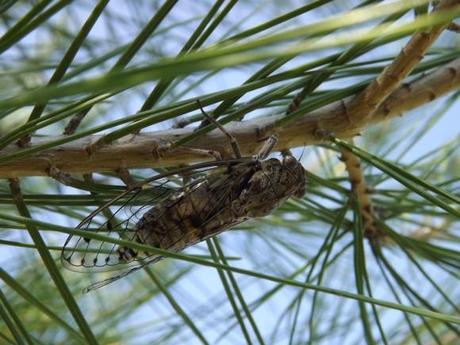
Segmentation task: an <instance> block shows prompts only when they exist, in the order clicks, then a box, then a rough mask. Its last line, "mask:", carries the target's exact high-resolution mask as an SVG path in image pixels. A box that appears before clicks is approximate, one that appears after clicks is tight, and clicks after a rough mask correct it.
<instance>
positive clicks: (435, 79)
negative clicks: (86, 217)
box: [0, 58, 460, 177]
mask: <svg viewBox="0 0 460 345" xmlns="http://www.w3.org/2000/svg"><path fill="white" fill-rule="evenodd" d="M458 88H460V58H459V59H456V60H454V61H452V62H451V63H449V64H447V65H445V66H443V67H439V68H438V69H437V70H435V71H434V72H432V73H430V74H428V75H425V76H423V77H421V78H419V79H417V80H415V81H413V82H410V83H406V84H403V85H402V86H401V87H399V88H398V89H396V90H395V91H394V92H393V93H392V94H391V95H390V96H389V97H388V98H387V99H386V100H385V101H384V102H383V103H382V104H381V105H380V106H379V108H378V109H377V111H376V112H375V113H374V114H373V116H372V117H371V118H369V119H368V120H366V121H365V122H364V123H362V124H360V125H359V126H358V125H357V124H356V123H351V122H350V121H349V120H348V118H349V117H350V116H353V114H352V113H350V110H349V107H348V104H349V102H350V101H351V99H353V96H352V97H349V98H346V99H344V100H340V101H337V102H333V103H331V104H329V105H327V106H325V107H323V108H320V109H318V110H316V111H313V112H311V113H308V114H305V116H303V117H301V118H299V119H298V120H296V121H294V122H292V123H289V124H288V125H287V126H285V127H283V128H279V129H277V133H278V135H279V139H280V140H279V142H278V144H277V146H276V147H275V150H278V151H280V150H283V149H287V148H292V147H298V146H303V145H312V144H318V143H320V142H321V141H322V140H323V138H322V137H320V136H318V130H322V129H324V130H327V131H329V132H332V133H334V134H335V135H336V136H337V137H339V138H350V137H353V136H354V135H356V134H358V133H359V132H360V131H362V130H363V129H365V128H366V127H368V126H369V125H372V124H375V123H379V122H382V121H384V120H386V119H390V118H392V117H395V116H398V115H401V114H402V113H403V112H405V111H408V110H411V109H414V108H416V107H418V106H420V105H422V104H425V103H428V102H430V101H433V100H434V99H436V98H438V97H440V96H442V95H444V94H446V93H448V92H451V91H453V90H456V89H458ZM279 118H280V117H275V116H273V117H266V118H259V119H255V120H250V121H243V122H238V123H232V124H230V125H228V126H226V128H227V130H228V131H229V132H230V133H231V134H232V135H234V136H235V137H236V139H237V140H238V143H239V145H240V148H241V151H242V154H243V155H250V154H254V153H255V152H257V149H258V147H259V146H260V144H261V140H263V139H264V138H266V137H267V135H268V134H270V128H271V127H272V125H273V123H274V122H275V121H276V120H277V119H279ZM192 131H193V129H191V128H182V129H173V130H168V131H158V132H151V133H144V134H140V135H136V136H130V137H126V138H123V139H121V140H118V141H117V142H115V143H113V144H111V145H107V146H105V147H102V148H100V149H99V150H97V151H96V152H93V153H90V152H88V151H87V149H86V148H87V147H88V145H89V144H91V143H94V142H95V141H96V140H97V139H98V138H99V136H90V137H86V138H83V139H81V140H77V141H74V142H71V143H67V144H62V145H59V146H56V147H53V148H50V149H47V150H45V151H42V152H40V153H39V154H31V155H29V156H27V157H24V158H21V159H11V160H9V161H7V162H5V163H0V177H16V176H39V175H48V171H49V169H50V168H53V167H54V168H58V169H60V170H61V171H64V172H67V173H74V174H84V173H90V172H95V171H113V170H117V169H120V168H147V167H160V166H177V165H179V164H185V163H192V162H198V161H204V160H209V159H212V158H211V157H207V156H203V154H200V153H199V152H198V151H189V150H185V149H183V148H179V149H176V150H174V151H170V152H168V151H165V152H162V155H161V157H159V156H158V154H157V153H158V152H159V151H160V152H161V151H162V150H158V147H159V146H161V145H160V143H161V142H163V143H165V142H174V141H176V140H178V139H179V138H181V137H183V136H186V135H189V134H191V133H192ZM61 138H62V137H61ZM56 139H59V138H58V137H53V138H41V139H39V140H35V141H33V142H32V144H31V148H34V147H37V145H41V144H44V143H48V142H50V141H52V140H56ZM188 146H189V147H194V148H199V149H203V150H215V151H219V152H222V153H223V154H224V155H227V156H228V155H229V154H230V152H231V148H230V145H228V141H227V139H226V137H225V135H224V134H223V133H222V132H221V131H219V130H214V131H212V132H210V133H208V134H206V135H204V136H203V137H201V138H199V139H197V140H195V141H194V142H192V143H190V144H189V145H188ZM20 150H21V149H19V148H18V147H17V146H16V145H11V146H9V147H7V148H6V149H4V150H3V151H1V152H0V154H1V156H6V155H9V154H14V153H17V152H19V151H20Z"/></svg>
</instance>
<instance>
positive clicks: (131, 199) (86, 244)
mask: <svg viewBox="0 0 460 345" xmlns="http://www.w3.org/2000/svg"><path fill="white" fill-rule="evenodd" d="M232 162H234V161H227V162H225V161H218V162H213V163H211V162H209V163H202V164H197V165H194V166H191V167H189V168H181V169H176V170H175V171H174V172H169V173H162V174H158V175H156V176H154V177H153V178H150V179H148V180H147V181H144V183H143V184H139V185H138V187H136V188H132V189H131V190H128V191H126V192H124V193H122V194H120V195H119V196H117V197H116V198H114V199H113V200H111V201H110V202H108V203H107V204H105V205H103V206H101V207H99V208H98V209H97V210H95V211H93V212H92V213H91V214H90V215H88V216H87V217H86V218H85V219H84V220H83V221H82V222H81V223H80V224H79V225H78V226H77V229H78V230H84V231H86V232H88V236H81V237H80V236H74V235H70V236H69V237H68V238H67V240H66V242H65V244H64V247H63V250H62V253H61V261H62V263H63V266H64V267H66V268H67V269H70V270H72V271H79V272H88V271H93V272H94V271H95V272H98V271H111V270H120V269H121V270H130V269H138V268H139V267H142V266H143V265H145V264H146V263H151V262H152V261H158V258H157V257H154V256H149V255H147V254H145V253H144V254H139V255H136V256H135V257H133V258H132V259H130V260H126V257H124V258H122V257H121V255H120V251H119V246H118V245H117V244H114V243H112V242H107V241H102V240H97V239H93V238H91V234H102V235H104V236H108V237H111V238H116V239H124V240H130V241H134V240H135V237H136V232H135V230H134V229H135V226H136V223H137V222H138V221H139V219H141V218H142V215H143V214H144V213H145V212H146V211H147V210H149V209H150V208H152V207H154V206H155V205H158V204H159V203H162V202H163V201H165V200H166V199H168V198H170V197H171V196H172V195H180V194H184V193H187V192H188V191H190V190H192V189H193V188H194V187H195V186H197V185H198V184H200V183H201V182H202V181H203V180H205V179H207V178H208V176H209V174H213V173H215V172H216V171H215V169H216V168H217V167H219V166H220V167H222V166H224V167H228V166H229V164H231V163H232ZM237 163H241V161H237ZM178 172H180V173H181V174H182V173H186V175H187V179H188V181H189V182H188V183H187V184H186V186H184V187H179V186H178V184H177V181H178V180H180V178H181V177H180V176H178V175H177V173H178ZM217 175H218V176H219V174H217ZM146 182H148V183H150V184H149V185H148V187H146ZM228 183H231V181H230V182H228V181H223V182H218V183H215V186H214V188H215V191H214V193H218V194H219V195H221V197H220V198H219V200H224V199H225V190H226V189H228V187H227V185H228ZM170 199H172V200H174V198H170ZM206 202H207V200H203V205H205V203H206ZM167 207H174V201H168V204H167ZM203 207H204V206H203ZM215 207H216V208H218V207H219V205H215ZM160 209H161V208H160ZM160 216H161V215H160ZM171 230H174V229H171ZM122 274H123V273H122Z"/></svg>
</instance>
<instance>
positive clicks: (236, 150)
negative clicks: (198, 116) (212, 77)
mask: <svg viewBox="0 0 460 345" xmlns="http://www.w3.org/2000/svg"><path fill="white" fill-rule="evenodd" d="M196 102H197V103H198V106H199V107H200V110H201V112H202V113H203V115H204V117H206V118H207V119H208V121H210V122H211V123H212V124H214V125H215V126H216V127H217V128H219V129H220V130H221V131H222V133H224V134H225V135H226V136H227V137H228V139H229V140H230V145H232V149H233V152H234V153H235V157H236V158H241V150H240V145H239V144H238V141H237V140H236V138H235V137H234V136H233V135H231V134H230V133H229V132H227V130H226V129H225V128H224V127H223V126H222V125H221V124H220V123H219V122H217V121H216V119H214V118H213V117H212V116H209V114H208V113H206V112H205V111H204V109H203V106H202V105H201V102H200V100H198V99H197V100H196Z"/></svg>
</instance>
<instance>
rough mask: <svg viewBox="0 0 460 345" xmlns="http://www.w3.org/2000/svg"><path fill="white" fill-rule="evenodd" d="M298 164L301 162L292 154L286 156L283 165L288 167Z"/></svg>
mask: <svg viewBox="0 0 460 345" xmlns="http://www.w3.org/2000/svg"><path fill="white" fill-rule="evenodd" d="M297 164H299V162H297V159H295V158H294V157H292V156H285V157H284V159H283V165H285V166H286V167H288V168H294V167H296V166H297Z"/></svg>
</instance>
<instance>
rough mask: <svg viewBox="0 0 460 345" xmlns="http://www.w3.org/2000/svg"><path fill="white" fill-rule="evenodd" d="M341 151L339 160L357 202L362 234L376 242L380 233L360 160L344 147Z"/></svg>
mask: <svg viewBox="0 0 460 345" xmlns="http://www.w3.org/2000/svg"><path fill="white" fill-rule="evenodd" d="M341 153H342V156H341V160H342V161H343V163H344V164H345V168H346V169H347V172H348V178H349V180H350V183H351V190H352V192H353V193H354V195H355V197H356V199H357V200H358V203H359V213H360V215H361V217H362V220H363V228H364V235H365V236H366V237H367V238H369V239H370V240H371V241H373V242H376V241H378V239H379V238H380V237H381V233H380V231H379V230H378V228H377V226H376V222H375V220H374V217H375V214H374V212H373V208H372V201H371V199H370V198H369V191H368V187H367V184H366V180H365V178H364V175H363V172H362V169H361V162H360V160H359V158H358V157H356V156H355V155H354V154H353V153H351V152H350V151H348V150H346V149H342V150H341Z"/></svg>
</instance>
